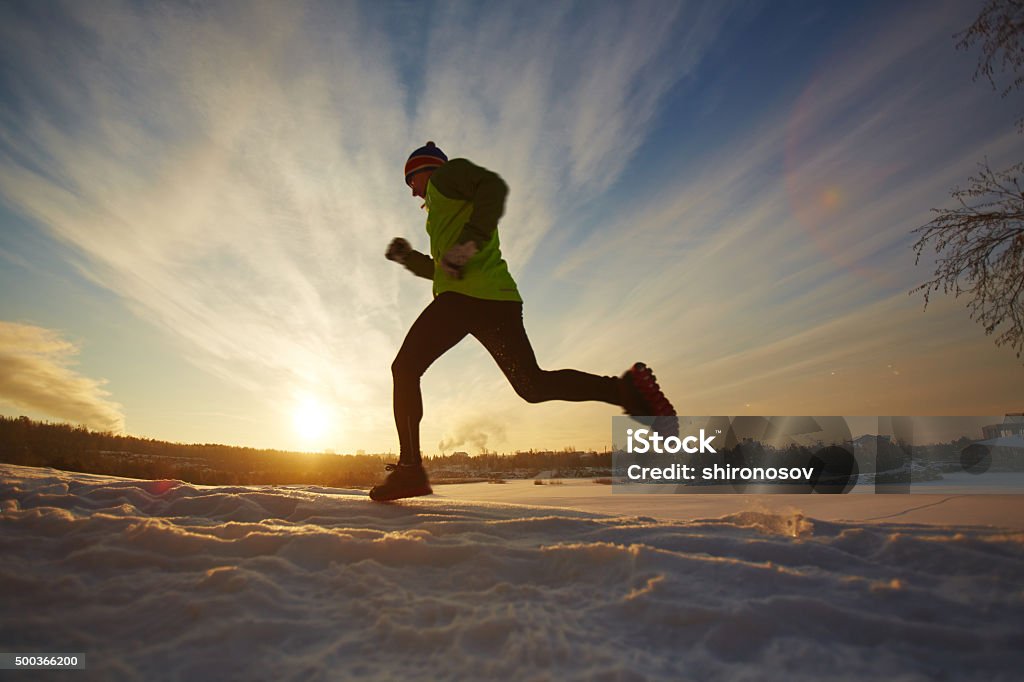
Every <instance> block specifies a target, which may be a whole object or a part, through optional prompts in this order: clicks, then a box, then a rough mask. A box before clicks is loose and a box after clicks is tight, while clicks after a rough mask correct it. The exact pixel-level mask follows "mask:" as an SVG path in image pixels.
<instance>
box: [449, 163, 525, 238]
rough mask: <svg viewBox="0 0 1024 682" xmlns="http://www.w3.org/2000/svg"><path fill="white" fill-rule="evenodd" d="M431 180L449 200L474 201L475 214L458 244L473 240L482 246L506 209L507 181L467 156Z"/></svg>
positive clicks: (450, 164) (463, 231)
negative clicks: (467, 158) (469, 159)
mask: <svg viewBox="0 0 1024 682" xmlns="http://www.w3.org/2000/svg"><path fill="white" fill-rule="evenodd" d="M430 181H431V182H432V183H433V184H434V187H436V188H437V190H438V191H439V192H441V194H443V195H445V196H446V197H448V198H449V199H461V200H463V201H469V202H472V204H473V213H472V215H470V217H469V222H468V223H466V226H465V227H464V228H463V230H462V233H461V234H460V235H459V238H458V240H457V241H456V244H465V243H466V242H469V241H472V242H473V243H475V244H476V246H477V248H478V249H481V248H483V246H484V244H486V243H487V242H488V241H490V239H491V236H492V235H493V234H494V231H495V230H496V229H498V219H499V218H501V216H502V214H503V213H504V212H505V197H507V196H508V185H506V184H505V181H504V180H502V179H501V177H500V176H499V175H498V174H497V173H495V172H493V171H489V170H487V169H486V168H483V167H481V166H477V165H476V164H474V163H472V162H471V161H468V160H466V159H452V160H451V161H449V162H448V163H446V164H444V165H443V166H441V168H439V169H438V170H437V171H435V172H434V174H433V176H431V178H430Z"/></svg>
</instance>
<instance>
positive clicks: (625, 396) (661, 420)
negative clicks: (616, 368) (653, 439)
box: [620, 362, 679, 437]
mask: <svg viewBox="0 0 1024 682" xmlns="http://www.w3.org/2000/svg"><path fill="white" fill-rule="evenodd" d="M621 381H622V383H621V384H620V387H621V388H620V394H621V401H620V402H621V404H622V408H623V409H624V410H625V411H626V414H628V415H630V416H632V417H655V420H654V424H653V426H652V428H653V430H654V431H656V432H657V433H660V434H661V435H662V436H665V437H668V436H678V435H679V419H678V418H677V417H676V408H674V407H673V406H672V403H670V402H669V400H668V398H667V397H665V394H664V393H663V392H662V390H661V387H660V386H658V378H657V377H656V376H654V372H652V371H651V368H650V367H648V366H647V365H645V364H644V363H642V362H637V363H635V364H634V365H633V366H632V367H630V368H629V369H627V370H626V372H625V373H624V374H623V375H622V380H621Z"/></svg>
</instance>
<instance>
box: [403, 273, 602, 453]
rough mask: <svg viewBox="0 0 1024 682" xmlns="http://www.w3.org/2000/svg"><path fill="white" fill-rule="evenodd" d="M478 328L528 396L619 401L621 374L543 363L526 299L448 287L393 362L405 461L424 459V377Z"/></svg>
mask: <svg viewBox="0 0 1024 682" xmlns="http://www.w3.org/2000/svg"><path fill="white" fill-rule="evenodd" d="M466 334H472V335H473V336H474V337H476V339H477V340H478V341H480V343H482V344H483V346H484V348H486V349H487V351H488V352H489V353H490V354H491V357H493V358H494V361H495V362H497V363H498V367H500V368H501V371H502V372H504V373H505V376H506V377H508V380H509V383H511V384H512V388H514V389H515V391H516V393H518V394H519V395H520V396H521V397H522V398H523V399H524V400H526V401H527V402H530V403H541V402H544V401H546V400H571V401H576V402H579V401H584V400H599V401H602V402H606V403H611V404H612V405H618V404H619V385H618V382H619V380H618V379H616V378H614V377H601V376H596V375H594V374H587V373H585V372H579V371H577V370H574V369H561V370H557V371H553V372H549V371H545V370H542V369H541V368H540V367H538V366H537V358H536V356H535V355H534V354H533V348H532V347H531V346H530V339H528V338H527V336H526V329H525V328H524V327H523V304H522V303H519V302H516V301H488V300H484V299H480V298H472V297H470V296H465V295H463V294H457V293H454V292H450V291H449V292H445V293H442V294H441V295H439V296H438V297H437V298H435V299H434V300H433V302H432V303H431V304H430V305H428V306H427V307H426V309H424V311H423V312H422V313H420V316H419V317H418V318H417V319H416V321H415V322H414V323H413V325H412V327H411V328H410V329H409V333H408V334H407V335H406V337H405V341H404V342H403V343H402V348H401V350H399V351H398V356H397V357H396V358H395V361H394V363H393V364H392V365H391V373H392V375H393V376H394V381H395V398H394V401H395V426H397V427H398V441H399V444H400V447H401V455H400V457H399V461H401V462H403V463H408V464H414V463H418V462H420V420H421V419H422V418H423V398H422V396H421V394H420V377H422V376H423V373H424V372H426V371H427V368H428V367H430V365H431V364H432V363H433V362H434V360H437V359H438V358H439V357H441V356H442V355H444V353H445V352H446V351H447V350H448V349H449V348H451V347H452V346H454V345H455V344H457V343H458V342H459V341H461V340H462V339H463V338H464V337H465V336H466Z"/></svg>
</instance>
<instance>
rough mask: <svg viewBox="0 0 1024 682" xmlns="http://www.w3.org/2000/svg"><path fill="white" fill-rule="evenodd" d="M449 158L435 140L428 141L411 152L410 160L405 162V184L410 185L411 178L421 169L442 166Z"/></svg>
mask: <svg viewBox="0 0 1024 682" xmlns="http://www.w3.org/2000/svg"><path fill="white" fill-rule="evenodd" d="M447 160H448V157H447V156H445V155H444V152H443V151H441V150H440V149H438V148H437V147H435V146H434V143H433V142H427V143H426V144H425V145H423V146H422V147H420V148H419V149H417V150H416V151H414V152H413V153H412V154H410V155H409V160H408V161H406V162H405V184H407V185H408V184H409V178H411V177H412V176H414V175H416V174H417V173H419V172H420V171H424V170H432V169H434V168H440V167H441V165H442V164H444V163H445V162H446V161H447Z"/></svg>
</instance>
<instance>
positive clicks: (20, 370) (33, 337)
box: [0, 321, 124, 433]
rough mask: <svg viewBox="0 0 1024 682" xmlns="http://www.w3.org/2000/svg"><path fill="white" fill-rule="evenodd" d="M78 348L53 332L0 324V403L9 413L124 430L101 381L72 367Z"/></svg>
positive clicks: (25, 326) (103, 428) (120, 413)
mask: <svg viewBox="0 0 1024 682" xmlns="http://www.w3.org/2000/svg"><path fill="white" fill-rule="evenodd" d="M77 354H78V348H77V347H76V346H75V345H74V344H72V343H71V342H69V341H67V340H65V339H63V338H61V335H60V334H59V333H58V332H56V331H53V330H50V329H44V328H42V327H37V326H33V325H29V324H20V323H16V322H4V321H0V401H3V402H5V403H8V404H10V405H12V406H13V407H15V408H18V409H23V410H29V411H33V412H40V413H42V414H45V415H49V416H51V417H56V418H58V419H62V420H67V421H70V422H74V423H77V424H85V425H87V426H90V427H92V428H94V429H99V430H103V431H114V432H117V433H120V432H122V431H123V430H124V415H123V413H122V408H121V406H120V405H118V404H117V403H115V402H113V401H111V399H110V394H109V393H107V391H105V390H104V389H103V388H102V386H103V382H102V381H98V380H96V379H90V378H88V377H84V376H82V375H80V374H78V373H77V372H76V371H75V370H74V369H73V367H72V365H73V361H74V357H75V355H77Z"/></svg>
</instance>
